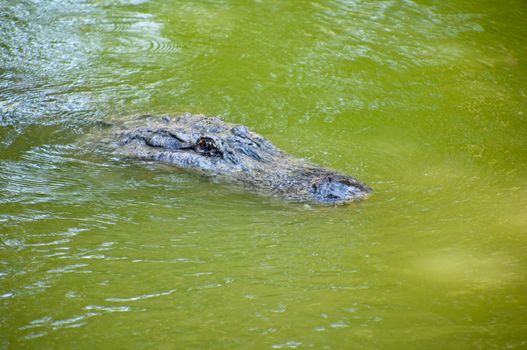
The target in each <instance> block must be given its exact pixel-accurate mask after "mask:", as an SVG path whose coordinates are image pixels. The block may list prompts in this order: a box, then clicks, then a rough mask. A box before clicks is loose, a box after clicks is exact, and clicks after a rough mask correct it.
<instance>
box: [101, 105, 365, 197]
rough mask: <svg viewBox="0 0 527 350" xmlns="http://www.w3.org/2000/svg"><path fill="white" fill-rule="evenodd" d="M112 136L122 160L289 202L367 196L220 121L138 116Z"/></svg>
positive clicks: (355, 184)
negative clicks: (188, 172) (167, 167)
mask: <svg viewBox="0 0 527 350" xmlns="http://www.w3.org/2000/svg"><path fill="white" fill-rule="evenodd" d="M110 133H111V135H110V139H111V140H113V142H112V143H113V144H114V145H115V146H116V147H117V149H118V150H119V152H121V153H122V154H124V155H127V156H133V157H138V158H142V159H148V160H155V161H161V162H163V163H168V164H171V165H174V166H176V167H179V168H185V169H192V170H197V171H199V172H201V173H204V174H206V175H209V176H219V177H221V178H224V179H226V180H228V181H233V182H236V183H241V184H244V185H246V187H248V188H255V189H256V191H258V192H262V191H263V192H268V193H271V194H273V195H279V196H281V197H284V198H286V199H288V200H292V201H298V202H314V203H321V204H325V205H334V204H342V203H347V202H351V201H354V200H358V199H363V198H366V197H367V196H368V195H369V194H370V193H371V189H370V188H369V187H368V186H366V185H364V184H362V183H361V182H359V181H358V180H357V179H355V178H353V177H351V176H347V175H344V174H341V173H338V172H336V171H333V170H328V169H324V168H321V167H319V166H316V165H313V164H310V163H308V162H306V161H305V160H302V159H299V158H295V157H293V156H290V155H288V154H287V153H285V152H283V151H281V150H279V149H278V148H276V147H275V146H274V145H272V144H271V142H269V141H268V140H266V139H265V138H264V137H262V136H260V135H258V134H256V133H253V132H251V131H249V129H247V127H245V126H242V125H235V124H229V123H225V122H224V121H223V120H221V119H219V118H214V117H206V116H203V115H191V114H190V113H186V114H184V115H181V116H163V117H159V116H157V117H155V116H142V117H139V118H137V119H134V120H132V121H127V122H123V123H122V124H120V125H119V126H114V127H113V128H111V129H110Z"/></svg>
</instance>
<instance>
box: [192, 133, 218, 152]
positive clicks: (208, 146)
mask: <svg viewBox="0 0 527 350" xmlns="http://www.w3.org/2000/svg"><path fill="white" fill-rule="evenodd" d="M194 149H195V150H196V152H199V153H203V154H206V155H210V156H216V155H221V151H220V149H219V148H218V146H216V143H214V140H213V139H211V138H210V137H201V138H199V139H198V141H197V142H196V145H195V146H194Z"/></svg>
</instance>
